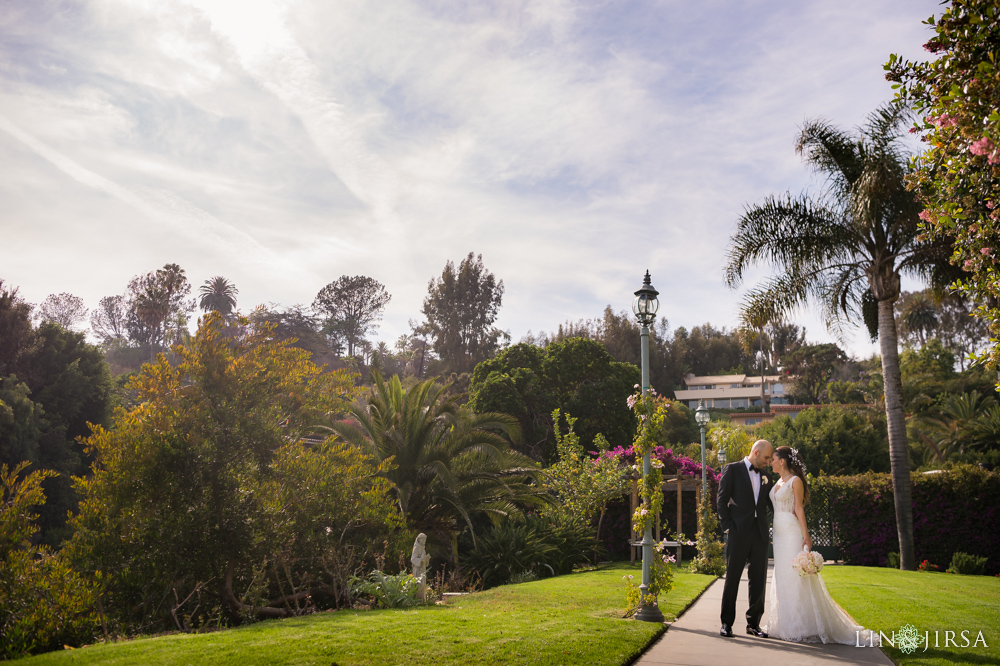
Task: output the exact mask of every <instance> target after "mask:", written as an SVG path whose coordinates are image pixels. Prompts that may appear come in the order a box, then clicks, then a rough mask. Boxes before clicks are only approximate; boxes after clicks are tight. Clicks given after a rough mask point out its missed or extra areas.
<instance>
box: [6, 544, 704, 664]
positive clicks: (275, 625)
mask: <svg viewBox="0 0 1000 666" xmlns="http://www.w3.org/2000/svg"><path fill="white" fill-rule="evenodd" d="M638 570H639V569H638V567H634V568H633V567H631V566H629V565H628V564H627V563H625V564H615V565H612V566H610V567H606V568H603V569H601V570H598V571H588V572H583V573H575V574H571V575H568V576H560V577H558V578H550V579H547V580H541V581H536V582H532V583H523V584H521V585H510V586H504V587H499V588H494V589H492V590H488V591H486V592H482V593H479V594H473V595H468V596H463V597H458V598H455V599H453V600H451V601H449V603H448V604H447V605H446V606H431V607H423V608H417V609H409V610H380V611H338V612H334V613H321V614H318V615H313V616H309V617H303V618H295V619H290V620H275V621H269V622H261V623H258V624H254V625H251V626H247V627H241V628H237V629H231V630H228V631H219V632H213V633H207V634H193V635H185V634H177V635H171V636H161V637H157V638H146V639H139V640H132V641H124V642H120V643H114V644H103V645H96V646H91V647H86V648H82V649H78V650H65V651H62V652H50V653H48V654H43V655H39V656H37V657H32V658H30V659H26V660H23V661H22V662H21V663H25V664H30V665H31V666H36V665H38V666H41V665H42V664H201V663H212V664H233V665H239V666H246V665H247V664H323V665H324V666H329V665H330V664H337V665H339V666H347V665H348V664H373V665H375V664H378V665H380V666H381V665H383V664H407V665H409V664H429V665H433V666H447V665H448V664H456V665H458V664H462V665H463V666H464V665H466V664H480V663H485V664H545V665H548V664H555V663H558V664H587V665H597V664H608V665H609V666H619V665H620V664H624V663H627V662H628V661H630V660H631V659H632V658H633V657H634V656H635V655H637V654H639V653H640V652H641V651H642V650H643V649H644V648H645V647H646V645H648V644H649V643H650V641H652V640H653V639H654V638H656V637H657V636H659V635H660V634H661V633H662V632H663V625H659V624H649V623H644V622H636V621H634V620H622V619H619V618H620V617H621V614H622V612H623V611H624V598H625V596H624V584H623V583H622V580H621V578H622V575H623V574H625V573H630V572H632V573H634V572H636V571H638ZM713 580H714V578H712V577H710V576H702V575H698V574H690V573H687V572H684V571H681V572H678V574H677V576H676V578H675V582H676V587H675V588H674V589H673V590H672V591H671V592H670V593H669V594H668V595H666V597H665V598H664V599H662V600H661V604H660V607H661V610H662V611H663V614H664V615H665V616H666V617H667V618H668V619H674V618H675V617H677V615H678V614H679V613H680V612H681V611H683V610H684V609H685V608H687V607H688V606H689V605H690V604H691V602H692V601H693V600H694V599H695V598H696V597H697V596H698V595H699V594H701V592H702V590H704V589H705V587H707V586H708V584H709V583H711V582H712V581H713Z"/></svg>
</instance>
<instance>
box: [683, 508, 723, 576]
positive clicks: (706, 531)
mask: <svg viewBox="0 0 1000 666" xmlns="http://www.w3.org/2000/svg"><path fill="white" fill-rule="evenodd" d="M710 502H711V498H710V497H709V502H705V501H704V498H702V502H701V503H700V505H699V507H698V510H699V511H700V512H701V526H700V527H699V528H698V536H697V537H696V538H697V540H698V555H697V556H696V557H695V558H694V561H692V563H691V570H692V571H694V572H695V573H700V574H708V575H709V576H721V575H723V574H724V573H726V558H725V556H724V553H723V544H722V542H721V541H720V540H719V519H718V518H717V517H716V515H715V511H713V510H712V507H711V504H710Z"/></svg>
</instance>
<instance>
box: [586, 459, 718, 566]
mask: <svg viewBox="0 0 1000 666" xmlns="http://www.w3.org/2000/svg"><path fill="white" fill-rule="evenodd" d="M592 453H594V455H600V456H602V457H607V458H615V459H618V460H620V461H621V462H622V464H623V465H625V466H626V467H633V466H634V465H635V464H636V463H637V462H638V463H639V464H640V465H641V464H642V454H641V453H639V452H638V451H637V450H636V448H635V446H634V445H633V446H627V447H625V446H618V447H615V448H613V449H610V450H608V451H601V452H599V453H598V452H592ZM650 459H651V460H657V461H659V462H660V463H662V464H663V467H662V468H660V470H659V471H660V473H661V475H662V477H663V478H667V479H669V478H670V477H671V476H674V475H676V474H677V473H678V472H680V473H681V474H684V475H688V476H695V477H697V478H699V479H700V478H701V463H700V462H698V461H696V460H692V459H691V458H688V457H687V456H683V455H679V454H676V453H674V451H673V449H670V448H666V447H663V446H654V447H653V448H652V450H651V451H650ZM720 474H721V472H719V471H716V470H715V469H712V468H711V467H709V466H707V465H706V467H705V480H706V482H707V484H708V494H709V495H710V496H711V506H713V507H714V506H715V498H716V492H717V490H718V487H719V476H720ZM681 509H682V518H681V524H680V525H675V524H674V523H675V522H676V516H677V493H676V492H669V493H665V495H664V498H663V507H662V510H661V512H660V533H661V534H673V533H676V532H683V533H684V534H694V533H695V532H697V530H698V527H697V525H698V509H697V507H696V506H695V501H694V497H693V496H692V493H690V492H688V493H686V496H685V497H684V499H683V501H682V502H681ZM629 531H630V515H629V500H628V497H624V498H622V500H621V501H619V502H612V503H611V504H610V505H609V506H608V509H607V512H606V514H605V517H604V523H603V527H602V529H601V541H602V543H603V544H604V547H605V549H607V551H608V553H609V554H611V555H612V556H614V557H623V556H627V555H628V549H629V545H628V544H629V538H630V536H629ZM694 551H695V549H694V547H685V548H684V558H685V559H687V558H689V557H693V556H694Z"/></svg>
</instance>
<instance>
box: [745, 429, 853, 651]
mask: <svg viewBox="0 0 1000 666" xmlns="http://www.w3.org/2000/svg"><path fill="white" fill-rule="evenodd" d="M771 469H773V470H774V471H775V472H777V473H778V474H780V475H781V480H780V481H778V482H777V483H775V484H774V487H773V488H771V493H770V495H771V502H772V505H773V506H774V578H773V581H772V585H771V601H770V607H769V610H768V616H769V619H770V625H769V626H767V627H765V628H764V631H766V632H767V634H768V635H770V636H773V637H775V638H781V639H783V640H786V641H795V642H800V643H849V644H851V645H864V643H861V642H860V641H866V640H867V638H868V632H867V631H866V630H865V629H864V628H863V627H860V626H858V625H856V624H854V621H853V620H851V618H850V616H849V615H848V614H847V613H845V612H844V611H843V609H841V608H840V606H838V605H837V604H836V603H835V602H834V601H833V598H832V597H831V596H830V593H829V592H827V591H826V585H824V584H823V579H822V578H821V577H820V575H819V574H815V575H811V576H799V574H798V572H797V571H796V570H795V569H793V568H792V560H793V559H794V558H795V556H796V555H797V554H798V553H799V552H800V551H801V550H802V549H803V548H806V549H811V548H812V539H811V538H809V530H807V529H806V514H805V511H804V509H803V508H802V507H803V506H804V505H805V504H806V502H808V501H809V484H808V483H806V478H805V472H806V468H805V465H804V464H803V463H802V459H801V458H799V455H798V451H796V450H795V449H792V448H789V447H787V446H779V447H778V448H777V449H775V450H774V460H773V462H772V463H771Z"/></svg>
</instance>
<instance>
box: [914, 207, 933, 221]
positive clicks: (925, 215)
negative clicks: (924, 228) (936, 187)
mask: <svg viewBox="0 0 1000 666" xmlns="http://www.w3.org/2000/svg"><path fill="white" fill-rule="evenodd" d="M917 217H919V218H920V219H921V220H923V221H924V222H930V221H931V214H930V211H927V210H922V211H920V215H918V216H917Z"/></svg>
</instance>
